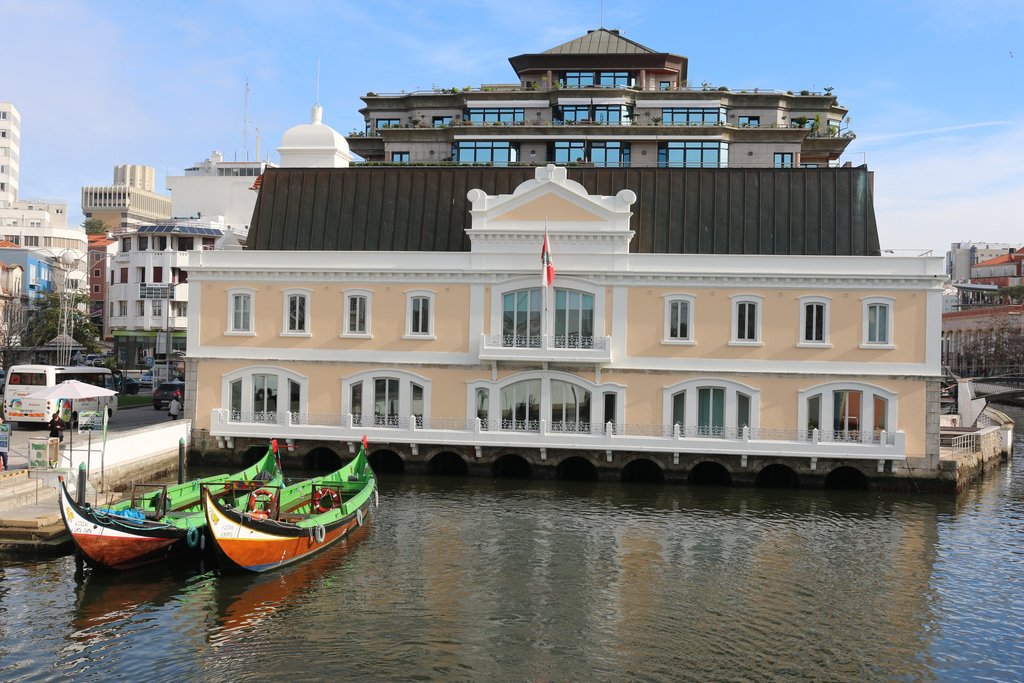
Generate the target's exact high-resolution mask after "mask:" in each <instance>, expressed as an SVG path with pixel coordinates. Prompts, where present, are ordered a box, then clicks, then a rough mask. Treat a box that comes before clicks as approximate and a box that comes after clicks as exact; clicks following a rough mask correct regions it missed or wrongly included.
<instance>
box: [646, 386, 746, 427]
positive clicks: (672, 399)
mask: <svg viewBox="0 0 1024 683" xmlns="http://www.w3.org/2000/svg"><path fill="white" fill-rule="evenodd" d="M759 411H760V392H759V391H758V390H757V389H754V388H753V387H750V386H747V385H745V384H740V383H739V382H733V381H731V380H723V379H714V378H704V379H693V380H688V381H686V382H680V383H679V384H675V385H672V386H670V387H666V388H665V390H664V419H665V424H666V425H673V426H674V425H679V427H680V432H681V433H682V434H683V435H684V436H698V437H719V438H732V439H735V438H739V437H740V436H742V434H743V428H744V427H757V426H758V424H759V419H758V413H759Z"/></svg>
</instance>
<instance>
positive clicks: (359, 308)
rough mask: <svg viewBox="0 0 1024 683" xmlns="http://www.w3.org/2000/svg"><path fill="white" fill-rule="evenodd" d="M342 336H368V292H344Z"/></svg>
mask: <svg viewBox="0 0 1024 683" xmlns="http://www.w3.org/2000/svg"><path fill="white" fill-rule="evenodd" d="M342 334H343V335H344V336H360V337H368V336H370V292H369V291H367V290H350V291H348V292H345V328H344V331H343V332H342Z"/></svg>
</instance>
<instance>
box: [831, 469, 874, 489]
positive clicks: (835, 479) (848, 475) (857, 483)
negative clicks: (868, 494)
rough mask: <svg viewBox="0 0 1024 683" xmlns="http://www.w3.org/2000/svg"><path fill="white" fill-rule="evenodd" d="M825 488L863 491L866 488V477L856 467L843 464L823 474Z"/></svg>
mask: <svg viewBox="0 0 1024 683" xmlns="http://www.w3.org/2000/svg"><path fill="white" fill-rule="evenodd" d="M825 488H826V489H831V490H833V491H839V490H846V491H864V490H867V488H868V478H867V476H866V475H865V474H864V473H863V472H861V471H860V470H858V469H857V468H856V467H850V466H848V465H844V466H842V467H837V468H835V469H834V470H832V471H831V472H829V473H828V474H827V475H826V476H825Z"/></svg>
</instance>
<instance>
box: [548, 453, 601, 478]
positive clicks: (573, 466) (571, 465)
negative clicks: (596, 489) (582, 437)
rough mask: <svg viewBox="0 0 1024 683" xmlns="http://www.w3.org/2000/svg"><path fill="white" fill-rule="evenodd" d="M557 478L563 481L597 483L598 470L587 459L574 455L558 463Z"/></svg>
mask: <svg viewBox="0 0 1024 683" xmlns="http://www.w3.org/2000/svg"><path fill="white" fill-rule="evenodd" d="M555 478H556V479H561V480H563V481H597V468H596V467H594V464H593V463H592V462H590V461H589V460H587V459H586V458H582V457H580V456H578V455H574V456H571V457H569V458H566V459H565V460H563V461H562V462H560V463H558V468H557V469H556V470H555Z"/></svg>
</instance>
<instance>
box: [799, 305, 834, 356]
mask: <svg viewBox="0 0 1024 683" xmlns="http://www.w3.org/2000/svg"><path fill="white" fill-rule="evenodd" d="M829 304H830V300H829V299H828V298H827V297H818V296H802V297H800V340H799V342H798V343H797V346H829V342H828V327H829V320H828V318H829Z"/></svg>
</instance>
